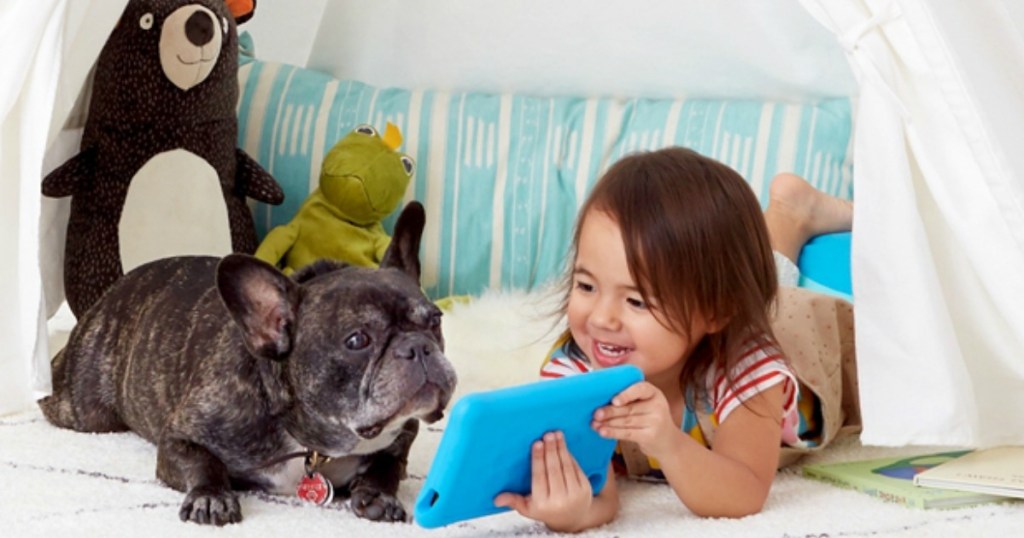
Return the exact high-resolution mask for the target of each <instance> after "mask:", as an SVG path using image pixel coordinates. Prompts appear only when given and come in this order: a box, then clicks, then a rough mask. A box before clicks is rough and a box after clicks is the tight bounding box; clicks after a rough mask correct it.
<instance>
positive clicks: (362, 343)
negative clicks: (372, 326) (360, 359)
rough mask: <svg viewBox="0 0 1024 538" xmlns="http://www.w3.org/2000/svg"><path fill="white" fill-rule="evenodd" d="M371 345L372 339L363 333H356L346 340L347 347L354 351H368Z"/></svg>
mask: <svg viewBox="0 0 1024 538" xmlns="http://www.w3.org/2000/svg"><path fill="white" fill-rule="evenodd" d="M369 345H370V337H369V336H367V334H366V333H365V332H363V331H356V332H354V333H352V334H350V335H348V338H346V339H345V347H347V348H349V349H351V350H352V351H359V350H360V349H366V347H367V346H369Z"/></svg>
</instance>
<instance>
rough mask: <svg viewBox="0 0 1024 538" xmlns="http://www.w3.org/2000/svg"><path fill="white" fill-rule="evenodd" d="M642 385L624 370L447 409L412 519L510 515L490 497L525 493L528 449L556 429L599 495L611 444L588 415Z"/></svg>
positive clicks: (474, 398)
mask: <svg viewBox="0 0 1024 538" xmlns="http://www.w3.org/2000/svg"><path fill="white" fill-rule="evenodd" d="M641 380H643V373H642V372H641V371H640V369H639V368H637V367H635V366H631V365H624V366H616V367H613V368H606V369H602V370H595V371H593V372H589V373H586V374H581V375H575V376H569V377H562V378H558V379H549V380H542V381H536V382H533V383H528V384H525V385H519V386H515V387H509V388H503V389H498V390H492V391H486V392H477V393H472V394H468V395H466V396H464V397H463V398H461V399H460V400H459V401H458V402H457V403H456V404H455V405H454V407H452V411H451V415H450V417H449V419H448V426H447V428H446V429H445V432H444V435H443V436H442V437H441V443H440V444H439V445H438V448H437V453H436V454H435V455H434V460H433V462H432V463H431V465H430V470H429V471H428V472H427V478H426V480H425V481H424V483H423V488H422V489H421V490H420V493H419V495H418V496H417V499H416V505H415V508H414V510H413V519H414V520H415V521H416V522H417V523H418V524H419V525H420V526H422V527H426V528H435V527H440V526H443V525H448V524H450V523H454V522H457V521H463V520H466V519H472V518H476V517H481V516H487V515H491V514H496V513H499V512H505V511H508V510H510V508H507V507H497V506H494V498H495V497H497V496H498V494H499V493H503V492H506V491H508V492H513V493H519V494H521V495H526V494H529V492H530V447H531V445H532V444H533V443H534V441H537V440H539V439H540V438H541V437H542V436H543V435H544V433H546V432H549V431H555V430H560V431H562V432H564V434H565V440H566V444H567V445H568V448H569V451H570V452H571V453H572V455H573V457H575V458H576V461H577V462H578V463H579V465H580V468H581V469H583V472H584V474H586V475H587V477H589V479H590V485H591V488H592V489H593V490H594V494H597V493H598V492H599V491H601V488H602V487H603V486H604V483H605V480H606V479H607V474H608V467H609V463H610V461H611V457H612V453H613V452H614V450H615V443H616V441H615V440H614V439H605V438H603V437H601V436H600V435H598V434H597V432H595V431H594V430H593V429H592V428H591V427H590V423H591V421H592V420H593V415H594V411H596V410H597V409H598V408H600V407H604V406H605V405H608V404H609V403H611V400H612V397H614V396H615V395H616V394H618V393H619V392H622V391H623V390H624V389H625V388H626V387H629V386H630V385H633V384H634V383H637V382H638V381H641Z"/></svg>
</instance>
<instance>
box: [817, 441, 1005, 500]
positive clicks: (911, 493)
mask: <svg viewBox="0 0 1024 538" xmlns="http://www.w3.org/2000/svg"><path fill="white" fill-rule="evenodd" d="M967 453H968V451H965V450H958V451H951V452H937V453H931V454H919V455H915V456H895V457H888V458H879V459H871V460H860V461H847V462H835V463H819V464H814V465H805V466H804V467H803V474H804V476H807V477H810V478H815V479H818V480H823V481H825V482H828V483H831V484H834V485H837V486H843V487H848V488H853V489H856V490H858V491H861V492H863V493H866V494H868V495H871V496H873V497H878V498H879V499H882V500H885V501H889V502H895V503H899V504H902V505H905V506H908V507H911V508H955V507H960V506H971V505H975V504H981V503H988V502H997V501H1001V500H1006V498H1005V497H998V496H995V495H986V494H983V493H975V492H966V491H954V490H948V489H937V488H926V487H916V486H914V477H915V476H917V475H918V474H920V473H923V472H926V471H927V470H928V469H931V468H934V467H935V466H938V465H940V464H946V463H948V462H951V461H956V460H957V458H960V457H962V456H963V455H965V454H967Z"/></svg>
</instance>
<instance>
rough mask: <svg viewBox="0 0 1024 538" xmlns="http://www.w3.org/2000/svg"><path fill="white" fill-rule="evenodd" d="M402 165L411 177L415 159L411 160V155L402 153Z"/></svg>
mask: <svg viewBox="0 0 1024 538" xmlns="http://www.w3.org/2000/svg"><path fill="white" fill-rule="evenodd" d="M402 167H403V168H405V173H406V174H407V175H408V176H409V177H412V171H413V170H414V169H415V168H416V161H414V160H412V157H410V156H408V155H402Z"/></svg>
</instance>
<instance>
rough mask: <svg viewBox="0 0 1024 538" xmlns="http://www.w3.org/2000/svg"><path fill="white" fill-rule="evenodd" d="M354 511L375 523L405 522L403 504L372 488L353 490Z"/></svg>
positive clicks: (391, 496)
mask: <svg viewBox="0 0 1024 538" xmlns="http://www.w3.org/2000/svg"><path fill="white" fill-rule="evenodd" d="M350 502H351V505H352V511H353V512H355V514H356V515H357V516H359V517H361V518H364V519H370V520H373V521H405V520H406V513H405V508H404V507H403V506H402V503H401V502H400V501H399V500H398V499H397V498H396V497H395V496H394V495H391V494H388V493H384V492H381V491H378V490H376V489H371V488H356V489H354V490H352V497H351V501H350Z"/></svg>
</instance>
